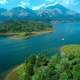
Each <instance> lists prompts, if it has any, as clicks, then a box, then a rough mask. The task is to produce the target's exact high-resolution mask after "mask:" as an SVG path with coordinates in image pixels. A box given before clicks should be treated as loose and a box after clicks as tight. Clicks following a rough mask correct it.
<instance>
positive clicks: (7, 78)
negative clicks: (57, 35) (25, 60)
mask: <svg viewBox="0 0 80 80" xmlns="http://www.w3.org/2000/svg"><path fill="white" fill-rule="evenodd" d="M50 32H53V31H40V32H32V34H33V35H32V36H31V37H34V36H39V35H43V34H47V33H50ZM3 34H4V36H8V35H7V34H9V33H7V34H5V33H3ZM11 34H12V33H11ZM13 34H15V33H13ZM13 34H12V35H13ZM18 34H19V33H18ZM0 35H1V34H0ZM9 35H10V34H9ZM1 36H2V35H1ZM8 37H9V38H11V39H24V37H23V38H22V37H19V38H17V37H16V38H15V37H13V36H11V37H10V36H8ZM26 39H27V38H26ZM22 65H23V64H21V65H19V66H17V67H15V68H13V69H11V70H9V71H8V73H6V75H5V76H4V78H3V79H4V80H9V78H10V76H11V75H12V74H14V73H15V74H16V71H17V70H18V69H20V67H21V66H22Z"/></svg>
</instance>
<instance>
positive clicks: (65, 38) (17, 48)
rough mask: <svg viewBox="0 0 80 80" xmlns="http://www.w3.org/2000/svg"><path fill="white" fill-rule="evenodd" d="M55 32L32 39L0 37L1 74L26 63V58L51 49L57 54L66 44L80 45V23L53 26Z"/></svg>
mask: <svg viewBox="0 0 80 80" xmlns="http://www.w3.org/2000/svg"><path fill="white" fill-rule="evenodd" d="M53 28H54V32H51V33H48V34H46V35H41V36H36V37H33V38H31V39H27V40H26V39H24V40H13V39H9V38H6V37H3V36H1V37H0V74H1V73H2V72H4V71H6V70H8V69H10V68H12V67H14V66H16V65H17V64H20V63H22V62H23V61H24V58H25V56H28V55H31V54H33V53H38V52H41V51H45V50H47V49H51V50H52V51H53V53H51V54H54V53H57V52H58V51H59V49H60V47H61V46H63V45H65V44H80V23H59V24H54V25H53Z"/></svg>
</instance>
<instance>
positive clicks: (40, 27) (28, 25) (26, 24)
mask: <svg viewBox="0 0 80 80" xmlns="http://www.w3.org/2000/svg"><path fill="white" fill-rule="evenodd" d="M51 27H52V26H51V25H49V24H47V23H43V22H40V21H7V22H2V23H0V33H6V32H7V33H14V32H17V33H18V32H32V31H45V30H49V29H51Z"/></svg>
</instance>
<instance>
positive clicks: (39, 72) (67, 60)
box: [5, 45, 80, 80]
mask: <svg viewBox="0 0 80 80" xmlns="http://www.w3.org/2000/svg"><path fill="white" fill-rule="evenodd" d="M5 80H80V45H65V46H63V47H61V51H60V54H56V55H53V56H51V57H48V55H47V54H43V55H41V54H39V55H33V56H30V57H28V58H27V59H25V61H24V63H23V64H21V65H20V66H18V67H17V68H15V69H13V70H12V71H10V73H9V74H8V75H7V76H6V78H5Z"/></svg>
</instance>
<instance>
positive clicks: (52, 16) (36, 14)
mask: <svg viewBox="0 0 80 80" xmlns="http://www.w3.org/2000/svg"><path fill="white" fill-rule="evenodd" d="M79 18H80V14H79V13H77V12H75V11H72V10H69V9H67V8H65V7H64V6H62V5H60V4H56V5H51V6H47V7H44V8H41V9H39V10H36V11H35V10H32V9H29V8H26V9H24V8H22V7H16V8H13V9H11V10H6V9H3V8H0V20H14V19H17V20H18V19H21V20H32V19H33V20H57V19H79Z"/></svg>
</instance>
